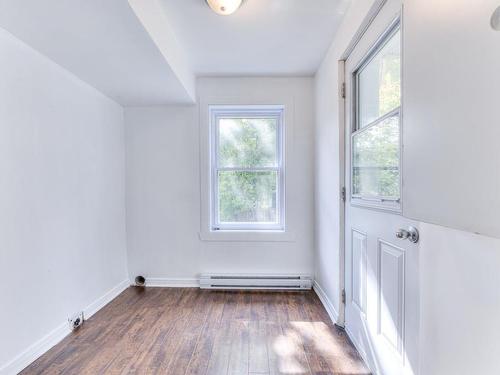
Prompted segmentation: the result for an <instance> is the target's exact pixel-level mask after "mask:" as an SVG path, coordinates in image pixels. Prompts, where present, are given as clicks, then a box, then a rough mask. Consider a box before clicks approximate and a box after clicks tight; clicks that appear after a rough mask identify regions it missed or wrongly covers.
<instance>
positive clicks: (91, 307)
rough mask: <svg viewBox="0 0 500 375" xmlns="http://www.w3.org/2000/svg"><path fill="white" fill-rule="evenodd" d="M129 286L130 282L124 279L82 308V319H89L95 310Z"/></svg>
mask: <svg viewBox="0 0 500 375" xmlns="http://www.w3.org/2000/svg"><path fill="white" fill-rule="evenodd" d="M129 286H130V282H129V281H128V280H126V279H125V280H123V281H122V282H121V283H119V284H118V285H116V286H115V287H114V288H112V289H111V290H109V291H108V292H107V293H106V294H104V295H103V296H102V297H100V298H98V299H97V300H95V301H94V302H92V303H91V304H90V305H88V306H87V307H86V308H85V309H84V310H83V319H84V320H86V319H89V318H90V317H91V316H92V315H94V314H95V313H96V312H98V311H99V310H100V309H102V308H103V307H104V306H106V305H107V304H108V303H110V302H111V301H112V300H114V299H115V298H116V297H118V296H119V295H120V294H121V292H123V291H124V290H125V289H127V288H128V287H129Z"/></svg>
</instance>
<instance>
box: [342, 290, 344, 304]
mask: <svg viewBox="0 0 500 375" xmlns="http://www.w3.org/2000/svg"><path fill="white" fill-rule="evenodd" d="M342 303H343V304H344V305H345V289H342Z"/></svg>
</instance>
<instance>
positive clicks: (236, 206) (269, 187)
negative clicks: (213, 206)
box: [218, 171, 279, 223]
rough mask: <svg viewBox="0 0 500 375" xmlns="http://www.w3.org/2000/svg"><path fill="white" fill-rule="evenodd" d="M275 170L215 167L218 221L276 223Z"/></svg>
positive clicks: (276, 184) (276, 179) (276, 185)
mask: <svg viewBox="0 0 500 375" xmlns="http://www.w3.org/2000/svg"><path fill="white" fill-rule="evenodd" d="M277 182H278V173H277V172H276V171H265V172H246V171H245V172H243V171H219V173H218V188H219V222H220V223H279V217H278V210H277V209H276V207H277V187H278V183H277Z"/></svg>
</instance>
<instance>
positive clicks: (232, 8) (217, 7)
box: [205, 0, 243, 16]
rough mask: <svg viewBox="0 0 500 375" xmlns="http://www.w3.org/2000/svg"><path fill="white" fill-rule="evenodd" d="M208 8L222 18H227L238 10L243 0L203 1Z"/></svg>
mask: <svg viewBox="0 0 500 375" xmlns="http://www.w3.org/2000/svg"><path fill="white" fill-rule="evenodd" d="M205 1H206V2H207V4H208V6H209V7H210V8H212V10H213V11H214V12H215V13H217V14H220V15H222V16H229V15H230V14H233V13H234V12H236V11H237V10H238V8H239V7H240V6H241V3H242V2H243V0H205Z"/></svg>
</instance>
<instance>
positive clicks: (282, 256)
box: [125, 78, 314, 283]
mask: <svg viewBox="0 0 500 375" xmlns="http://www.w3.org/2000/svg"><path fill="white" fill-rule="evenodd" d="M197 90H198V96H199V98H198V103H203V102H207V101H210V100H211V99H210V98H217V100H218V101H220V99H221V98H227V100H228V102H229V101H230V102H233V101H234V99H235V98H238V99H239V100H241V101H246V100H248V102H249V104H253V103H255V102H257V101H259V98H261V100H260V102H261V103H262V104H265V103H267V104H280V103H277V102H276V101H279V100H280V99H281V98H290V99H291V100H292V102H294V108H295V109H294V121H293V125H294V129H293V137H292V143H293V144H292V145H291V146H292V149H293V151H292V156H291V157H290V160H289V161H288V165H287V166H286V168H287V174H290V175H291V177H290V183H289V184H288V186H287V189H288V190H287V195H289V197H290V199H289V201H290V202H289V204H288V207H287V211H288V212H289V217H287V220H289V221H288V222H289V224H290V226H291V227H293V228H294V234H293V237H294V239H293V240H290V239H289V240H288V241H287V242H280V241H276V242H260V241H256V242H255V241H238V242H233V241H204V240H200V236H199V232H200V222H201V216H200V215H201V203H200V202H201V199H200V194H202V193H203V192H201V191H200V175H201V173H203V172H204V171H202V170H201V169H200V156H202V158H201V160H202V162H203V160H204V156H203V155H200V144H199V142H200V139H201V137H200V128H199V126H200V122H199V113H201V115H208V113H205V111H203V110H202V111H200V109H199V107H198V106H191V107H179V106H176V107H161V108H128V109H126V110H125V124H126V151H127V152H126V154H127V193H126V195H127V236H128V237H127V238H128V255H129V271H130V275H131V277H133V276H135V275H137V274H143V275H145V276H147V277H148V278H160V279H168V280H166V281H165V280H164V281H163V282H167V283H175V282H178V283H182V282H184V281H186V282H187V283H190V282H192V281H193V280H194V279H196V278H197V277H198V275H199V273H201V272H246V273H255V272H257V273H265V272H269V273H294V272H297V273H308V274H311V273H312V271H313V219H314V218H313V150H312V147H313V127H314V124H313V122H314V120H313V118H314V115H313V92H312V90H313V81H312V79H311V78H202V79H199V80H198V87H197ZM272 98H275V100H273V99H272ZM285 126H286V125H285ZM172 279H182V280H172Z"/></svg>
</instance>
